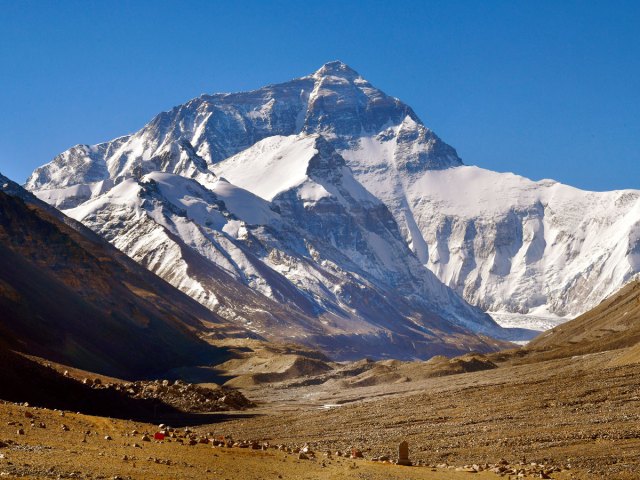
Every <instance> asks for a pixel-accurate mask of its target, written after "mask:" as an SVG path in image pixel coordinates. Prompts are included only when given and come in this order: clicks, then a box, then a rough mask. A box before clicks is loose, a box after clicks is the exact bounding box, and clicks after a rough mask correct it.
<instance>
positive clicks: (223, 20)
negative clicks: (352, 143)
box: [0, 0, 640, 190]
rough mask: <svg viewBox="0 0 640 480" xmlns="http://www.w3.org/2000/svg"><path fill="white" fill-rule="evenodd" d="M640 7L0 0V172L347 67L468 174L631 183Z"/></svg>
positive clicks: (21, 170) (16, 174) (639, 172)
mask: <svg viewBox="0 0 640 480" xmlns="http://www.w3.org/2000/svg"><path fill="white" fill-rule="evenodd" d="M639 30H640V2H637V1H629V2H622V1H618V2H616V1H549V2H547V1H538V0H536V1H533V0H532V1H529V2H519V1H466V2H465V1H448V0H442V1H438V2H431V1H415V2H413V1H405V2H400V1H398V2H396V1H389V0H385V1H368V2H364V1H362V2H356V1H348V0H338V1H317V2H306V1H302V0H301V1H298V2H293V1H291V2H289V1H286V2H285V1H228V2H226V1H213V0H211V1H202V2H200V1H175V2H161V1H149V2H144V1H140V0H139V1H135V2H134V1H131V2H124V1H121V2H116V1H109V2H107V1H96V2H93V1H87V0H82V1H77V2H75V1H62V0H61V1H44V0H43V1H37V2H36V1H33V2H31V1H13V0H0V64H1V65H2V67H1V70H0V109H1V110H0V111H1V115H0V171H2V172H3V173H4V174H6V175H8V176H10V177H12V178H14V179H15V180H17V181H20V182H22V181H24V180H25V179H26V177H27V176H28V174H29V173H30V172H31V170H32V169H33V168H35V167H36V166H38V165H41V164H43V163H46V162H48V161H49V160H51V158H52V157H53V156H54V155H55V154H57V153H59V152H61V151H63V150H65V149H66V148H68V147H70V146H72V145H74V144H77V143H89V144H91V143H97V142H101V141H106V140H110V139H112V138H114V137H116V136H119V135H123V134H126V133H129V132H132V131H135V130H137V129H139V128H140V127H142V126H143V125H144V124H145V123H146V122H147V121H149V120H150V119H151V118H152V117H153V116H154V115H155V114H156V113H158V112H160V111H162V110H168V109H170V108H171V107H172V106H174V105H177V104H180V103H183V102H184V101H186V100H188V99H190V98H192V97H195V96H197V95H199V94H201V93H205V92H209V93H213V92H218V91H237V90H244V89H250V88H256V87H259V86H262V85H264V84H267V83H276V82H280V81H286V80H288V79H291V78H294V77H298V76H302V75H305V74H307V73H310V72H313V71H314V70H316V69H317V68H318V67H319V66H321V65H322V64H323V63H325V62H327V61H330V60H335V59H340V60H342V61H344V62H346V63H348V64H349V65H350V66H351V67H353V68H354V69H356V70H358V71H359V72H360V73H361V74H362V75H363V76H364V77H365V78H367V79H368V80H369V81H371V82H372V83H373V84H374V85H376V86H378V87H379V88H381V89H382V90H384V91H386V92H387V93H388V94H390V95H393V96H396V97H399V98H400V99H402V100H403V101H405V102H406V103H408V104H409V105H411V106H412V107H413V108H414V110H415V111H416V112H417V113H418V115H419V116H420V117H421V118H422V120H423V121H424V122H425V123H426V125H427V126H429V127H430V128H432V129H433V130H434V131H435V132H436V133H437V134H438V135H440V137H442V138H443V139H444V140H445V141H446V142H448V143H449V144H451V145H453V146H454V147H455V148H456V149H457V150H458V153H459V154H460V155H461V156H462V158H463V160H464V161H465V162H466V163H467V164H475V165H479V166H482V167H485V168H490V169H494V170H499V171H513V172H516V173H518V174H522V175H525V176H528V177H531V178H534V179H541V178H555V179H557V180H560V181H563V182H565V183H569V184H572V185H575V186H578V187H581V188H587V189H593V190H606V189H613V188H640V154H639V151H640V40H639V38H640V33H639Z"/></svg>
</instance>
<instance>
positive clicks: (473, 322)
mask: <svg viewBox="0 0 640 480" xmlns="http://www.w3.org/2000/svg"><path fill="white" fill-rule="evenodd" d="M26 187H27V188H28V189H29V190H31V191H32V192H33V193H35V194H36V195H37V196H38V197H39V198H40V199H42V200H44V201H46V202H48V203H50V204H51V205H53V206H55V207H57V208H59V209H61V210H62V211H63V212H64V213H66V214H67V215H69V216H71V217H72V218H74V219H76V220H79V221H81V222H82V223H84V224H85V225H87V226H89V227H90V228H91V229H93V230H94V231H96V232H97V233H99V234H101V235H102V236H104V237H105V238H106V239H107V240H109V241H110V242H111V243H112V244H113V245H115V246H116V247H117V248H119V249H120V250H122V251H123V252H125V253H126V254H127V255H129V256H130V257H131V258H133V259H134V260H136V261H137V262H139V263H140V264H142V265H144V266H146V267H147V268H149V269H150V270H151V271H153V272H155V273H156V274H158V275H159V276H161V277H162V278H164V279H165V280H167V281H168V282H169V283H171V284H173V285H174V286H176V287H177V288H179V289H180V290H182V291H183V292H185V293H187V294H188V295H190V296H191V297H193V298H194V299H196V300H197V301H198V302H200V303H201V304H203V305H204V306H206V307H207V308H209V309H211V310H213V311H215V312H216V313H218V314H219V315H221V316H222V317H224V318H225V319H226V320H228V321H231V322H234V323H237V324H239V325H241V326H243V327H245V328H248V329H250V330H252V331H254V332H255V333H257V334H259V335H262V336H265V337H267V338H278V339H288V340H294V341H297V342H301V343H307V344H314V345H318V346H321V347H322V348H324V349H325V350H327V351H329V352H331V353H333V354H334V355H336V356H337V357H339V358H340V357H343V358H352V357H357V356H362V355H363V354H367V355H374V356H381V355H382V356H384V355H385V354H386V355H389V356H399V355H400V356H404V357H426V356H431V355H434V354H437V353H449V352H453V351H461V350H467V349H476V350H490V349H493V348H495V347H496V344H495V343H494V342H492V341H491V340H489V339H487V338H479V337H476V336H474V335H472V334H471V332H476V333H481V334H485V335H489V336H494V337H501V338H506V333H505V332H504V331H502V330H501V329H500V328H499V327H498V326H497V325H496V324H495V323H494V321H493V320H492V319H491V318H490V317H489V316H488V315H486V314H484V313H483V312H482V310H487V311H492V312H499V313H502V314H517V315H518V316H524V317H523V318H525V320H523V321H524V322H526V317H527V316H529V317H535V316H541V317H549V316H551V317H561V318H562V317H567V318H568V317H571V316H575V315H576V314H579V313H582V312H583V311H585V310H587V309H588V308H590V307H592V306H594V305H596V304H597V303H598V302H599V301H601V300H602V299H603V298H604V297H606V296H607V295H609V294H610V293H613V292H614V291H616V290H617V289H618V288H619V287H620V286H621V285H622V284H623V283H625V282H626V281H628V280H629V279H630V278H631V277H632V276H633V275H634V274H635V273H636V272H638V270H640V194H639V193H638V192H635V191H620V192H606V193H594V192H583V191H580V190H577V189H574V188H571V187H568V186H565V185H561V184H559V183H556V182H552V181H541V182H533V181H530V180H527V179H524V178H522V177H517V176H515V175H513V174H501V173H495V172H490V171H486V170H482V169H479V168H477V167H470V166H465V165H464V164H463V163H462V161H461V159H460V158H459V157H458V155H457V154H456V152H455V150H454V149H453V148H452V147H450V146H448V145H447V144H445V143H444V142H443V141H442V140H440V139H439V138H438V137H437V136H436V135H435V134H434V133H433V132H431V131H430V130H429V129H428V128H426V127H425V126H424V125H423V124H422V122H421V121H420V119H419V118H418V117H417V115H416V114H415V113H414V112H413V111H412V110H411V108H410V107H408V106H407V105H405V104H403V103H402V102H401V101H400V100H398V99H396V98H393V97H390V96H388V95H386V94H385V93H383V92H381V91H380V90H378V89H376V88H375V87H373V86H372V85H371V84H370V83H369V82H368V81H366V80H365V79H363V78H362V77H361V76H360V75H359V74H358V73H357V72H355V71H354V70H352V69H351V68H349V67H348V66H346V65H345V64H343V63H341V62H331V63H328V64H326V65H324V66H323V67H322V68H320V69H319V70H318V71H317V72H315V73H314V74H312V75H309V76H305V77H302V78H299V79H295V80H292V81H289V82H286V83H282V84H277V85H269V86H266V87H264V88H261V89H258V90H255V91H251V92H242V93H232V94H215V95H202V96H200V97H198V98H196V99H193V100H191V101H189V102H187V103H185V104H184V105H181V106H178V107H175V108H174V109H172V110H171V111H169V112H163V113H161V114H159V115H158V116H156V117H155V118H154V119H153V120H152V121H151V122H150V123H149V124H148V125H146V126H145V127H144V128H142V129H141V130H140V131H138V132H136V133H134V134H132V135H128V136H124V137H120V138H118V139H115V140H113V141H111V142H107V143H103V144H99V145H94V146H88V145H78V146H76V147H73V148H71V149H69V150H68V151H66V152H64V153H62V154H60V155H59V156H57V157H56V158H55V159H54V160H53V161H52V162H51V163H49V164H47V165H45V166H43V167H40V168H38V169H36V170H35V171H34V172H33V174H32V175H31V177H30V178H29V180H28V182H27V184H26ZM445 285H446V286H445ZM447 286H448V287H451V288H447ZM462 297H463V298H464V299H465V300H466V302H465V300H463V299H462ZM467 302H469V303H470V304H472V305H475V307H474V306H471V305H469V303H467ZM522 325H526V323H523V324H522ZM381 352H382V354H381Z"/></svg>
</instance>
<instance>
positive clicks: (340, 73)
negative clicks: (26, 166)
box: [313, 60, 360, 80]
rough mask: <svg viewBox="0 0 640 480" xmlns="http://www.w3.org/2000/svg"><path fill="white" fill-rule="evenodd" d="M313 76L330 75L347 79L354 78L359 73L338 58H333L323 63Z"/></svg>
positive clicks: (358, 75) (357, 76)
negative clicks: (331, 60)
mask: <svg viewBox="0 0 640 480" xmlns="http://www.w3.org/2000/svg"><path fill="white" fill-rule="evenodd" d="M313 76H314V77H316V78H319V77H328V76H332V77H341V78H345V79H347V80H354V79H356V78H359V77H360V74H359V73H358V72H356V71H355V70H354V69H353V68H351V67H350V66H349V65H347V64H346V63H343V62H341V61H340V60H335V61H333V62H329V63H325V64H324V65H323V66H322V67H320V68H319V69H318V70H317V71H316V72H315V73H314V74H313Z"/></svg>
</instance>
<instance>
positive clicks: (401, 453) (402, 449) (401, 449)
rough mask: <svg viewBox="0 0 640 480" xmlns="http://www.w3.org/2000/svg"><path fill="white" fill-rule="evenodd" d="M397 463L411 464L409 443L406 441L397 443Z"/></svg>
mask: <svg viewBox="0 0 640 480" xmlns="http://www.w3.org/2000/svg"><path fill="white" fill-rule="evenodd" d="M398 465H407V466H411V465H412V463H411V460H409V444H408V443H407V442H401V443H400V445H398Z"/></svg>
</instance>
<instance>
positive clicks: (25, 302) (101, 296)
mask: <svg viewBox="0 0 640 480" xmlns="http://www.w3.org/2000/svg"><path fill="white" fill-rule="evenodd" d="M6 192H8V193H6ZM25 200H26V202H27V203H25ZM0 264H1V265H2V268H1V269H0V333H1V335H2V338H3V339H4V341H5V342H6V343H7V345H8V346H9V347H11V348H13V349H17V350H20V351H23V352H26V353H30V354H34V355H38V356H41V357H45V358H48V359H51V360H53V361H57V362H61V363H66V364H69V365H72V366H75V367H78V368H82V369H85V370H89V371H95V372H99V373H104V374H109V375H116V376H120V377H140V376H153V375H157V374H161V373H162V372H164V371H166V370H168V369H171V368H174V367H178V366H185V365H196V364H198V363H199V362H213V361H219V360H221V359H223V358H225V354H224V351H222V350H219V349H216V348H213V347H211V346H209V345H208V344H206V343H205V342H203V341H202V340H200V339H199V338H198V334H211V335H215V336H225V335H234V334H241V335H247V332H246V331H240V330H239V329H238V328H236V327H230V326H229V325H228V324H227V323H226V322H224V321H222V320H221V319H220V318H219V317H218V316H216V315H215V314H213V313H212V312H210V311H209V310H207V309H205V308H203V307H202V306H201V305H200V304H198V303H197V302H195V301H193V300H192V299H190V298H189V297H187V296H186V295H184V294H182V293H181V292H179V291H177V290H176V289H175V288H173V287H172V286H170V285H169V284H167V283H166V282H164V281H163V280H161V279H159V278H158V277H156V276H155V275H153V274H152V273H150V272H148V271H147V270H146V269H143V268H141V267H140V266H138V264H136V263H135V262H133V261H131V260H130V259H129V258H128V257H126V256H125V255H123V254H122V253H120V252H119V251H117V250H116V249H115V248H113V247H112V246H111V245H109V244H108V243H107V242H105V241H104V240H102V239H100V238H99V237H97V236H96V235H95V234H94V233H93V232H91V231H90V230H88V229H87V228H85V227H83V226H82V225H80V224H78V223H77V222H75V221H73V220H71V219H65V218H64V216H63V215H62V214H61V213H59V212H57V211H55V210H54V209H52V208H51V207H49V206H48V205H46V204H44V203H42V202H40V201H39V200H37V199H36V198H35V197H33V196H32V195H31V194H29V193H27V192H26V191H24V190H22V189H21V188H20V187H18V186H17V185H16V184H14V183H12V182H10V181H9V180H8V179H6V178H5V177H2V176H0Z"/></svg>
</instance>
